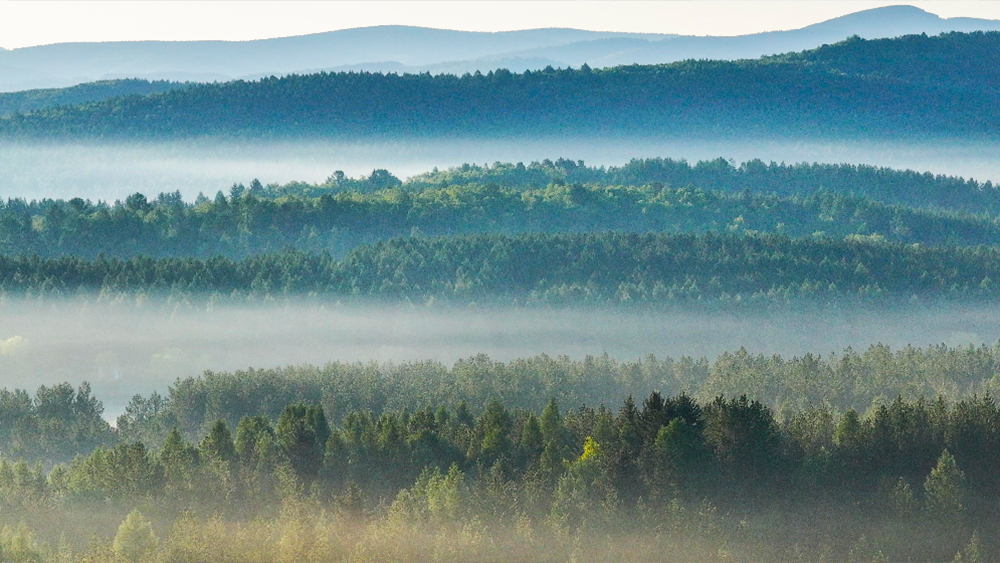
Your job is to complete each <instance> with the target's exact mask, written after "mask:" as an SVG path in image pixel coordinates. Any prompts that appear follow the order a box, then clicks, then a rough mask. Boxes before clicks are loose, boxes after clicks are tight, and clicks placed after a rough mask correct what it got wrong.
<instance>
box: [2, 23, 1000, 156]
mask: <svg viewBox="0 0 1000 563" xmlns="http://www.w3.org/2000/svg"><path fill="white" fill-rule="evenodd" d="M998 83H1000V33H997V32H989V33H982V32H975V33H971V34H965V33H949V34H943V35H940V36H935V37H927V36H925V35H910V36H904V37H901V38H897V39H879V40H865V39H861V38H856V37H855V38H851V39H848V40H847V41H843V42H840V43H837V44H834V45H828V46H823V47H820V48H818V49H813V50H810V51H803V52H801V53H789V54H785V55H780V56H773V57H765V58H762V59H757V60H741V61H735V62H731V61H684V62H680V63H672V64H666V65H645V66H643V65H632V66H621V67H615V68H611V69H591V68H590V67H587V66H584V67H581V68H580V69H578V70H571V69H562V70H557V69H551V68H550V69H547V70H544V71H536V72H525V73H523V74H515V73H511V72H509V71H506V70H501V71H497V72H489V73H487V74H476V75H465V76H462V77H457V76H453V75H429V74H422V75H411V74H404V75H396V74H388V75H383V74H378V73H375V74H372V73H337V74H329V73H319V74H311V75H292V76H287V77H284V78H273V77H272V78H268V79H263V80H260V81H253V82H246V81H235V82H228V83H224V84H197V85H191V86H189V87H187V88H184V89H180V90H171V91H168V92H165V93H162V94H152V95H148V96H141V97H140V96H131V97H126V98H116V99H111V100H106V101H102V102H93V103H90V104H85V105H80V106H69V107H61V108H56V109H50V110H43V111H38V112H35V113H32V114H29V115H23V116H22V115H15V116H14V117H13V118H9V119H3V120H0V135H3V136H6V137H105V138H177V137H193V136H237V137H246V138H259V137H268V138H279V137H286V138H301V137H307V136H322V137H338V138H343V139H385V138H413V137H426V136H460V137H461V136H466V137H482V136H488V137H496V136H507V137H523V136H539V135H542V136H544V135H559V136H562V137H568V136H575V135H603V136H607V135H617V136H622V135H624V136H633V137H634V136H650V137H655V136H661V135H668V136H669V135H682V136H685V137H703V138H705V137H712V138H717V137H719V136H725V137H730V138H735V137H744V138H745V137H748V136H749V137H774V136H779V137H789V136H791V137H795V136H808V137H811V138H854V137H856V138H862V137H863V138H898V137H907V136H909V137H920V138H925V139H926V138H928V137H970V138H996V137H998V136H1000V90H998V89H997V88H996V85H997V84H998Z"/></svg>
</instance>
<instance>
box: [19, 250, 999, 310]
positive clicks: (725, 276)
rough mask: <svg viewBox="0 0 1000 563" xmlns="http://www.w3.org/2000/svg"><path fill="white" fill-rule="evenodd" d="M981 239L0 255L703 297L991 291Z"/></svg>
mask: <svg viewBox="0 0 1000 563" xmlns="http://www.w3.org/2000/svg"><path fill="white" fill-rule="evenodd" d="M994 280H1000V250H997V249H996V248H994V247H975V248H961V247H930V246H921V245H902V244H894V243H888V242H884V241H880V240H871V239H866V238H864V237H860V238H847V239H828V238H822V237H818V238H816V237H808V238H799V239H790V238H788V237H785V236H781V235H746V236H737V235H719V234H711V233H710V234H706V235H700V236H697V235H687V234H680V235H678V234H634V233H602V234H559V235H540V234H531V235H518V236H507V235H472V236H462V237H450V238H424V237H409V238H397V239H390V240H388V241H384V242H378V243H375V244H371V245H364V246H360V247H357V248H355V249H354V250H352V251H351V252H350V253H349V254H348V255H347V256H346V257H345V258H344V259H343V260H340V261H337V260H334V259H333V258H331V257H330V255H329V254H308V253H303V252H298V251H293V250H288V251H284V252H280V253H275V254H264V255H257V256H252V257H249V258H245V259H242V260H230V259H226V258H222V257H213V258H208V259H195V258H163V259H153V258H146V257H138V258H131V259H127V260H121V259H109V258H105V257H98V258H97V259H94V260H85V259H80V258H71V257H63V258H48V259H44V258H39V257H37V256H26V255H20V256H0V291H2V292H4V293H6V294H8V295H28V296H59V295H63V296H67V295H102V296H106V297H114V296H119V295H149V296H165V297H178V298H187V297H198V296H208V297H213V298H215V297H244V298H253V299H259V298H269V297H276V296H296V295H300V296H325V297H328V298H334V299H350V300H390V301H409V302H412V303H421V304H425V303H426V304H429V303H432V302H435V301H440V302H442V303H449V302H450V303H457V304H469V303H481V304H530V303H550V304H572V303H594V304H598V303H616V304H620V305H628V304H629V303H637V304H643V305H647V304H656V303H659V304H663V305H670V304H685V303H687V304H711V303H718V304H719V305H724V306H727V307H733V306H739V305H741V304H747V305H751V304H752V305H753V306H767V305H768V304H780V303H798V302H803V301H811V302H817V303H827V304H836V303H838V302H840V301H844V303H845V304H846V303H852V302H854V301H856V300H858V299H862V300H870V301H876V302H888V303H892V302H907V301H911V302H912V301H914V300H918V301H919V300H930V301H933V300H937V299H948V300H952V301H956V300H958V301H962V300H964V301H978V300H986V299H993V298H995V296H996V295H997V292H998V291H1000V289H998V288H1000V286H998V285H997V283H996V282H995V281H994Z"/></svg>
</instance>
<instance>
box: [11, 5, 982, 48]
mask: <svg viewBox="0 0 1000 563" xmlns="http://www.w3.org/2000/svg"><path fill="white" fill-rule="evenodd" d="M901 3H905V4H911V5H916V6H919V7H920V8H923V9H924V10H927V11H929V12H932V13H935V14H938V15H940V16H942V17H956V16H968V17H980V18H989V19H1000V1H986V0H978V1H975V0H974V1H967V0H944V1H940V0H939V1H927V2H921V1H912V2H884V1H856V0H777V1H775V0H687V1H683V0H681V1H677V0H651V1H650V0H647V1H632V0H598V1H590V0H568V1H548V0H515V1H490V0H451V1H425V0H400V1H371V0H366V1H352V0H338V1H324V0H307V1H296V0H284V1H275V0H253V1H245V0H216V1H203V0H124V1H121V0H119V1H114V0H105V1H92V0H0V47H4V48H8V49H13V48H18V47H26V46H32V45H44V44H49V43H61V42H69V41H135V40H143V39H160V40H174V41H176V40H193V39H222V40H231V41H237V40H248V39H263V38H268V37H283V36H289V35H302V34H306V33H316V32H322V31H332V30H336V29H345V28H351V27H363V26H371V25H386V24H401V25H419V26H427V27H437V28H447V29H461V30H469V31H504V30H512V29H526V28H537V27H573V28H578V29H590V30H598V31H631V32H650V33H680V34H687V35H740V34H746V33H755V32H760V31H772V30H778V29H794V28H798V27H802V26H805V25H809V24H812V23H816V22H820V21H824V20H827V19H831V18H834V17H838V16H841V15H845V14H849V13H852V12H857V11H859V10H864V9H868V8H874V7H878V6H886V5H891V4H901Z"/></svg>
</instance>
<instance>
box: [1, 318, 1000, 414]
mask: <svg viewBox="0 0 1000 563" xmlns="http://www.w3.org/2000/svg"><path fill="white" fill-rule="evenodd" d="M998 339H1000V306H991V307H988V308H983V307H976V308H972V307H958V306H953V307H944V306H938V307H926V306H924V307H917V306H913V307H907V308H905V309H903V310H894V311H886V310H850V311H819V310H815V309H806V310H784V311H780V312H762V313H746V312H742V313H740V314H734V313H728V312H707V311H699V312H691V311H686V312H685V311H671V312H653V311H642V310H636V309H634V310H628V311H621V310H610V309H582V308H563V309H540V308H539V309H504V310H493V309H490V310H486V309H475V308H463V309H446V308H416V307H413V308H407V307H401V306H382V307H378V306H368V307H361V306H351V307H347V306H340V305H336V304H317V303H316V302H296V301H290V302H282V303H271V304H254V305H235V304H225V305H215V306H213V307H211V308H209V309H204V308H195V307H190V306H174V305H168V304H165V303H154V302H147V303H145V304H142V305H136V304H134V303H130V304H107V303H95V302H86V301H83V300H79V299H76V300H75V299H70V300H61V301H57V300H47V301H25V300H5V301H2V302H0V378H2V382H3V383H2V386H3V387H7V388H14V387H17V388H24V389H28V390H30V391H33V390H34V389H36V388H37V387H38V386H39V385H50V384H53V383H58V382H62V381H69V382H71V383H74V384H78V383H79V382H82V381H90V382H91V383H92V385H93V389H94V392H95V394H96V395H97V396H98V397H100V398H101V399H102V400H103V401H104V402H105V406H106V409H107V410H106V415H107V416H108V417H113V416H115V415H117V414H118V413H120V412H121V411H122V409H124V406H125V404H127V402H128V400H129V399H130V398H131V397H132V396H133V395H134V394H136V393H141V394H144V395H145V394H148V393H150V392H151V391H154V390H159V391H161V392H162V391H165V390H166V388H167V386H168V385H169V384H170V383H172V382H173V381H174V380H175V379H176V378H178V377H189V376H197V375H199V374H201V373H202V372H203V371H204V370H215V371H222V370H235V369H243V368H247V367H261V368H263V367H277V366H282V365H288V364H300V363H312V364H320V365H322V364H325V363H326V362H330V361H345V362H355V361H360V362H368V361H378V362H385V361H411V360H426V359H432V360H438V361H441V362H444V363H446V364H449V365H450V364H451V363H453V362H455V361H456V360H458V359H462V358H467V357H469V356H472V355H475V354H479V353H485V354H488V355H489V356H491V357H492V358H494V359H497V360H501V361H508V360H511V359H515V358H520V357H528V356H534V355H538V354H543V353H544V354H549V355H553V356H554V355H568V356H570V357H573V358H580V357H583V356H585V355H587V354H594V355H598V354H602V353H605V352H606V353H608V354H609V355H610V356H612V357H614V358H617V359H620V360H634V359H639V358H642V357H644V356H646V355H648V354H655V355H657V356H660V357H663V356H673V357H679V356H682V355H689V356H695V357H701V356H706V357H708V358H710V359H713V358H714V357H715V356H716V355H718V354H720V353H722V352H724V351H727V350H736V349H738V348H740V347H746V348H747V349H748V350H750V351H751V352H753V353H763V354H766V355H770V354H781V355H784V356H792V355H801V354H804V353H806V352H814V353H820V354H827V353H830V352H834V351H840V350H842V349H844V348H846V347H848V346H851V347H854V348H855V349H864V348H866V347H867V346H869V345H871V344H874V343H877V342H881V343H883V344H888V345H891V346H892V347H894V348H896V347H900V346H905V345H907V344H914V345H918V346H924V345H929V344H938V343H947V344H949V345H962V344H967V343H974V344H981V343H990V344H992V343H994V342H996V341H997V340H998Z"/></svg>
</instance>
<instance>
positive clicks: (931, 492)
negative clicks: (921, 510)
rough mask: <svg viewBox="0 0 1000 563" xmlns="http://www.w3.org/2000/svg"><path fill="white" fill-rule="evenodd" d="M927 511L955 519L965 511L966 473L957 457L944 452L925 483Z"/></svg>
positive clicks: (946, 451)
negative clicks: (959, 464) (955, 516)
mask: <svg viewBox="0 0 1000 563" xmlns="http://www.w3.org/2000/svg"><path fill="white" fill-rule="evenodd" d="M924 491H925V494H926V504H927V510H928V511H930V512H931V513H932V514H934V515H935V516H938V517H945V518H947V517H954V515H958V514H961V513H962V512H963V511H964V510H965V505H966V502H967V495H968V490H967V488H966V479H965V472H964V471H962V470H961V469H959V467H958V463H957V462H956V461H955V457H954V456H953V455H951V454H950V453H948V450H944V451H943V452H942V453H941V457H939V458H938V462H937V465H936V466H935V467H934V469H932V470H931V472H930V475H928V476H927V480H926V481H924Z"/></svg>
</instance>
